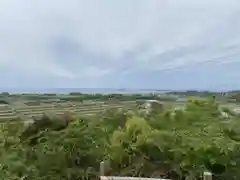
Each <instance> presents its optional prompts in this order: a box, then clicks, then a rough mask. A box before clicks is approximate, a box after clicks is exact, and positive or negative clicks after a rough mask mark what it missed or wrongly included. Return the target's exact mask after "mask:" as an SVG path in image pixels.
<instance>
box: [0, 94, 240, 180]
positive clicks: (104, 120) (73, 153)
mask: <svg viewBox="0 0 240 180" xmlns="http://www.w3.org/2000/svg"><path fill="white" fill-rule="evenodd" d="M152 108H154V109H153V110H152V111H150V113H148V114H147V113H145V110H144V109H137V110H134V111H131V112H129V111H124V110H118V109H111V110H108V111H106V112H104V113H102V114H101V115H98V116H95V117H89V118H77V117H70V116H64V118H63V117H61V118H57V117H54V118H53V117H49V116H47V115H45V116H44V117H42V118H41V119H40V120H36V122H35V123H32V124H24V123H21V122H19V123H14V124H13V123H5V124H1V128H0V130H1V132H0V146H1V147H0V153H1V156H0V177H3V178H4V179H8V180H23V179H25V180H32V179H34V180H78V179H94V178H97V176H98V175H99V163H100V162H101V161H102V160H105V159H108V160H110V162H111V171H109V174H111V175H119V176H120V175H121V176H146V177H159V176H160V177H163V178H164V177H165V178H171V179H173V180H174V179H184V178H192V179H194V178H196V179H198V178H200V177H201V175H202V172H203V171H205V170H208V171H211V172H212V173H213V174H214V176H215V177H216V179H220V180H223V179H228V180H235V179H236V180H237V179H239V178H240V174H239V171H238V170H239V167H240V129H239V127H240V126H239V125H240V118H239V115H238V114H236V113H231V110H229V109H228V110H226V109H225V111H226V112H227V113H228V116H223V114H222V111H223V110H222V109H221V108H220V107H219V106H218V104H217V103H216V102H215V101H214V100H212V99H210V100H209V101H202V100H189V102H188V103H187V105H186V107H185V109H182V110H179V109H178V110H175V109H174V108H173V107H162V106H152ZM140 111H141V113H140Z"/></svg>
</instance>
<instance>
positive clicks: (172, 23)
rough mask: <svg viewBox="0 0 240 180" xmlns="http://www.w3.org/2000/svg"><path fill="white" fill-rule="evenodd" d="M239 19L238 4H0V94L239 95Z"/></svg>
mask: <svg viewBox="0 0 240 180" xmlns="http://www.w3.org/2000/svg"><path fill="white" fill-rule="evenodd" d="M239 17H240V1H239V0H201V1H200V0H181V1H180V0H51V1H49V0H34V1H33V0H6V1H4V0H0V80H1V84H0V89H1V88H133V89H138V88H144V89H173V90H179V89H209V90H212V89H217V90H219V89H240V81H239V78H240V19H239Z"/></svg>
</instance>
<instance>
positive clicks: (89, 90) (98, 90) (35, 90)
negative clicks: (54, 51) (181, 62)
mask: <svg viewBox="0 0 240 180" xmlns="http://www.w3.org/2000/svg"><path fill="white" fill-rule="evenodd" d="M186 91H199V92H203V91H209V92H231V91H237V90H225V91H221V90H217V91H216V90H200V89H199V90H187V89H186V90H180V89H179V90H176V89H172V90H170V89H169V90H167V89H166V90H162V89H128V88H118V89H117V88H116V89H114V88H0V93H2V92H9V93H16V94H18V93H38V94H42V93H56V94H68V93H71V92H79V93H86V94H87V93H101V94H106V93H108V94H109V93H113V94H114V93H116V94H117V93H120V94H129V93H141V94H145V93H169V92H186Z"/></svg>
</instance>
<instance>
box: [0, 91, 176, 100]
mask: <svg viewBox="0 0 240 180" xmlns="http://www.w3.org/2000/svg"><path fill="white" fill-rule="evenodd" d="M0 97H1V98H2V99H4V100H9V101H42V102H43V101H46V102H49V101H54V100H57V101H74V102H83V101H89V100H94V101H109V100H118V101H136V100H160V101H176V98H174V97H170V96H163V95H162V96H159V95H158V94H155V93H149V94H116V93H115V94H100V93H95V94H83V93H78V92H72V93H69V94H51V93H46V94H9V93H1V94H0Z"/></svg>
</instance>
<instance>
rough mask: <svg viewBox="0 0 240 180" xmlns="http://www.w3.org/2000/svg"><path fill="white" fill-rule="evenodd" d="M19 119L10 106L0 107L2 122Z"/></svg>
mask: <svg viewBox="0 0 240 180" xmlns="http://www.w3.org/2000/svg"><path fill="white" fill-rule="evenodd" d="M17 117H18V115H17V113H16V112H15V111H14V109H13V108H12V107H11V106H9V105H2V106H0V121H1V120H12V119H16V118H17Z"/></svg>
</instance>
